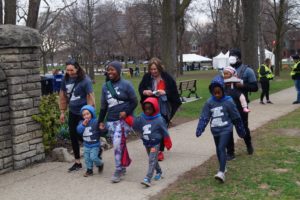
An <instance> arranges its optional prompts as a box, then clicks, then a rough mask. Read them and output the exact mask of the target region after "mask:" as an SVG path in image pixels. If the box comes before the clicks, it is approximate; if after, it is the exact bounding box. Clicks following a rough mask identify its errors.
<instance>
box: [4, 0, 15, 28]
mask: <svg viewBox="0 0 300 200" xmlns="http://www.w3.org/2000/svg"><path fill="white" fill-rule="evenodd" d="M4 2H5V3H4V5H5V6H4V24H16V17H17V13H16V12H17V11H16V10H17V1H16V0H5V1H4Z"/></svg>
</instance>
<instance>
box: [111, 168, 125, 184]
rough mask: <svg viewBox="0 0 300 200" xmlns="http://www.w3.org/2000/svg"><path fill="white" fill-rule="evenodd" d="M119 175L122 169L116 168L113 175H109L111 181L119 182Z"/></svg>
mask: <svg viewBox="0 0 300 200" xmlns="http://www.w3.org/2000/svg"><path fill="white" fill-rule="evenodd" d="M121 175H122V171H120V170H116V171H115V172H114V175H113V176H112V177H111V182H113V183H119V182H120V181H121Z"/></svg>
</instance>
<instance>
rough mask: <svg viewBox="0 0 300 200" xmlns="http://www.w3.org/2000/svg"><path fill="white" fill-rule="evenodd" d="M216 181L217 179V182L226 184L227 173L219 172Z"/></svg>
mask: <svg viewBox="0 0 300 200" xmlns="http://www.w3.org/2000/svg"><path fill="white" fill-rule="evenodd" d="M215 179H217V180H218V181H220V182H221V183H224V182H225V173H223V172H220V171H219V172H218V173H217V174H216V175H215Z"/></svg>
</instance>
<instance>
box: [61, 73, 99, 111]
mask: <svg viewBox="0 0 300 200" xmlns="http://www.w3.org/2000/svg"><path fill="white" fill-rule="evenodd" d="M75 82H76V78H69V80H68V81H65V79H63V81H62V83H61V90H62V91H64V92H66V94H67V98H68V100H69V110H70V112H72V113H73V114H75V115H81V113H80V109H81V108H82V106H84V105H87V95H88V94H91V93H93V84H92V81H91V79H90V78H89V77H88V76H87V75H86V76H85V78H84V79H83V80H81V81H80V82H77V84H76V83H75ZM74 86H75V88H74V89H73V87H74ZM72 90H73V91H72ZM71 92H72V94H71Z"/></svg>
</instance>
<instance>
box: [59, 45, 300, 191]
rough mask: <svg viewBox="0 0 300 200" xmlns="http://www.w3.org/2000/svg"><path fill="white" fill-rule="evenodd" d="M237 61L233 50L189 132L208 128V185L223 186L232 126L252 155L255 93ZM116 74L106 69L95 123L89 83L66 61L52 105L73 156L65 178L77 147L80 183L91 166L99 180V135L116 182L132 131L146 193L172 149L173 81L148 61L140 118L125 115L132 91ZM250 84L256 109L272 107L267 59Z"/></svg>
mask: <svg viewBox="0 0 300 200" xmlns="http://www.w3.org/2000/svg"><path fill="white" fill-rule="evenodd" d="M241 57H242V56H241V52H240V50H239V49H232V50H231V51H230V57H229V63H230V66H228V67H226V68H225V69H224V72H223V75H218V76H216V77H215V78H214V79H213V80H212V81H211V83H210V85H209V91H210V93H211V98H209V99H208V100H207V102H206V103H205V105H204V107H203V109H202V112H201V115H200V118H199V122H198V125H197V129H196V136H197V137H199V136H201V134H202V133H203V132H204V130H205V127H206V126H207V124H208V123H210V127H211V132H212V134H213V138H214V141H215V146H216V153H217V157H218V160H219V164H220V167H219V170H218V172H217V174H216V175H215V178H216V179H218V180H220V181H221V182H224V181H225V173H226V171H227V169H226V162H227V161H230V160H233V159H235V149H234V139H233V125H234V126H235V128H236V130H237V133H238V135H239V136H240V137H241V138H243V139H244V141H245V144H246V147H247V152H248V154H249V155H252V154H253V152H254V148H253V145H252V141H251V134H250V130H249V127H248V115H249V112H250V109H249V107H248V103H249V98H248V94H249V92H256V91H258V81H257V79H256V76H255V73H254V71H253V70H252V69H251V68H250V67H249V66H248V65H245V64H243V63H242V59H241ZM297 58H298V61H297ZM294 60H295V63H296V64H295V66H294V67H293V69H292V72H291V76H292V78H293V79H294V80H295V86H296V88H297V91H298V97H297V100H296V101H295V102H294V103H300V84H299V83H300V64H299V61H300V59H299V56H298V57H295V58H294ZM121 70H122V65H121V63H120V62H118V61H113V62H111V63H109V64H108V67H107V73H106V76H107V77H106V81H105V82H104V84H103V86H102V92H101V108H100V112H99V116H98V119H97V117H96V113H95V98H94V91H93V87H92V81H91V80H90V78H89V77H88V76H87V75H86V74H85V72H84V71H83V70H82V68H81V67H80V66H79V64H78V63H77V62H76V61H75V60H74V59H71V60H69V61H67V63H66V75H65V78H64V80H63V81H62V85H61V90H60V92H59V97H60V101H59V106H60V111H61V115H60V121H61V122H65V120H66V111H67V110H68V125H69V132H70V136H71V142H72V149H73V152H74V157H75V163H74V164H73V166H72V167H70V168H69V171H70V172H72V171H76V170H79V169H81V168H82V164H81V161H80V153H79V147H80V145H79V144H80V141H83V145H84V159H85V164H86V168H87V169H86V172H85V174H84V176H85V177H88V176H91V175H93V165H94V164H95V165H96V167H98V172H99V173H101V172H102V171H103V166H104V162H103V160H102V158H101V148H100V141H99V137H100V136H103V135H104V134H107V135H108V136H109V137H111V138H112V142H113V147H114V159H115V172H114V174H113V176H112V178H111V181H112V182H113V183H118V182H120V181H121V177H122V176H124V175H125V174H126V167H127V166H128V165H129V164H130V161H131V160H130V157H129V155H128V151H127V148H126V137H127V135H128V133H129V131H130V130H132V129H134V130H136V131H138V132H139V133H140V134H141V139H142V141H143V145H144V146H145V149H146V152H147V154H148V159H149V162H148V171H147V174H146V176H145V177H144V179H143V180H142V182H141V183H142V184H143V185H145V186H147V187H149V186H150V185H151V180H152V178H153V176H154V180H159V179H160V178H161V177H162V173H163V172H162V169H161V167H160V166H159V163H158V161H159V160H160V161H161V160H163V159H164V154H163V151H164V149H165V148H167V149H170V148H171V147H172V141H171V138H170V136H169V133H168V126H169V123H170V121H171V119H172V118H173V116H174V115H175V113H176V111H177V110H178V108H179V107H180V105H181V100H180V97H179V94H178V91H177V87H176V82H175V80H174V79H173V77H172V76H170V75H169V74H168V73H167V72H166V71H165V70H164V68H163V66H162V63H161V61H160V60H159V59H158V58H153V59H151V60H150V62H149V65H148V72H147V73H145V74H144V76H143V78H142V81H141V82H140V84H139V87H138V92H139V95H140V99H141V100H140V105H141V107H142V110H143V112H142V113H141V114H140V115H139V116H137V117H135V116H134V115H133V112H134V110H135V108H136V107H137V106H138V99H137V95H136V93H135V90H134V88H133V85H132V84H131V83H130V82H129V81H127V80H125V79H123V78H122V77H121ZM258 79H259V82H260V84H261V88H262V93H261V96H260V103H261V104H265V103H264V101H263V99H264V97H266V100H267V101H266V103H269V104H272V102H271V101H270V99H269V89H270V84H269V81H270V80H271V79H273V74H272V71H271V69H270V59H266V60H265V63H264V64H263V65H261V66H260V67H259V69H258ZM154 172H156V174H155V175H154Z"/></svg>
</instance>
